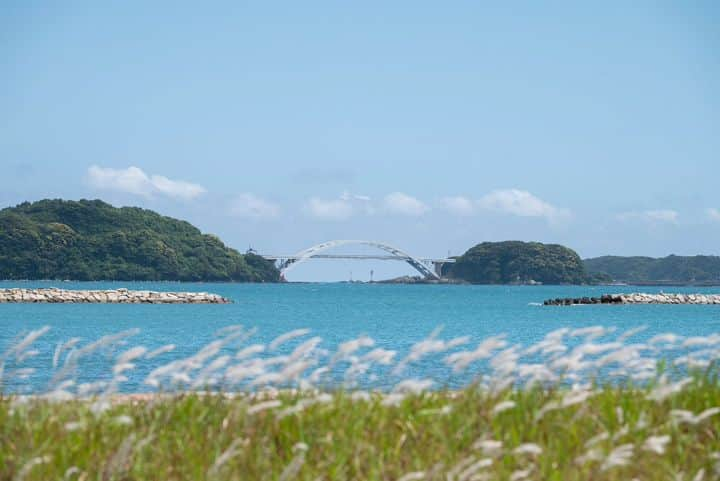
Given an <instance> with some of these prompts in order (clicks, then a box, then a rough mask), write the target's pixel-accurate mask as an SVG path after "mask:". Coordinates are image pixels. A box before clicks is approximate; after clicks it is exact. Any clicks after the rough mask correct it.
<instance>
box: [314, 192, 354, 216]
mask: <svg viewBox="0 0 720 481" xmlns="http://www.w3.org/2000/svg"><path fill="white" fill-rule="evenodd" d="M305 212H307V213H308V214H309V215H311V216H312V217H315V218H317V219H325V220H346V219H349V218H350V217H352V215H353V206H352V204H351V203H350V202H348V201H346V200H343V199H329V200H325V199H320V198H318V197H312V198H310V199H309V200H308V201H307V202H306V203H305Z"/></svg>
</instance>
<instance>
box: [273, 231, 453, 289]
mask: <svg viewBox="0 0 720 481" xmlns="http://www.w3.org/2000/svg"><path fill="white" fill-rule="evenodd" d="M344 245H365V246H370V247H375V248H377V249H380V250H383V251H385V252H387V253H389V254H392V255H393V256H394V257H396V258H397V260H401V261H405V262H407V263H408V264H410V265H411V266H412V267H413V268H414V269H415V270H416V271H418V272H419V273H420V274H422V275H423V276H424V277H425V278H427V279H439V278H440V277H439V276H438V275H437V274H436V273H435V272H434V271H433V270H432V269H430V268H429V267H428V266H426V265H425V263H424V262H422V261H421V260H420V259H418V258H416V257H413V256H411V255H410V254H408V253H407V252H405V251H403V250H401V249H398V248H397V247H394V246H391V245H390V244H386V243H384V242H378V241H368V240H332V241H328V242H323V243H322V244H317V245H314V246H312V247H309V248H307V249H305V250H302V251H300V252H298V253H297V254H295V255H294V256H293V257H291V258H289V259H286V260H285V261H283V262H282V263H281V264H280V266H279V267H280V272H281V273H282V274H283V275H284V274H285V273H286V272H287V271H288V270H290V269H291V268H292V267H295V266H297V265H298V264H302V263H303V262H306V261H308V260H310V259H312V257H313V256H315V255H317V254H320V253H321V252H323V251H326V250H328V249H333V248H335V247H340V246H344Z"/></svg>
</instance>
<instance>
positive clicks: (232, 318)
mask: <svg viewBox="0 0 720 481" xmlns="http://www.w3.org/2000/svg"><path fill="white" fill-rule="evenodd" d="M50 286H56V287H61V288H65V289H114V288H119V287H126V288H129V289H141V290H158V291H205V292H213V293H217V294H220V295H222V296H225V297H227V298H229V299H231V300H232V301H233V303H232V304H228V305H143V304H114V305H113V304H0V352H4V351H6V349H8V348H9V347H10V346H12V345H13V344H14V343H17V342H18V340H19V339H21V338H22V336H23V335H25V334H27V333H28V332H29V331H30V330H33V329H38V328H40V327H42V326H46V325H47V326H50V327H51V329H50V331H49V332H47V333H46V334H45V335H43V336H42V337H40V338H39V339H38V340H37V341H36V342H35V343H34V344H33V346H32V349H34V350H37V351H38V352H37V353H33V354H35V355H32V356H29V357H28V358H27V359H23V360H22V363H20V364H18V365H14V366H11V364H12V363H11V362H10V361H9V360H8V362H7V363H6V364H7V365H6V368H5V378H6V379H5V383H4V387H3V389H4V390H6V391H14V392H40V391H42V390H43V389H45V388H46V386H47V383H48V380H49V379H50V377H51V375H52V372H53V370H54V369H53V355H54V351H55V349H56V347H57V345H58V344H59V343H61V342H63V341H67V340H69V339H71V338H73V337H79V338H81V341H80V342H79V344H78V346H82V345H84V344H87V343H89V342H91V341H94V340H97V339H98V338H100V337H102V336H106V335H110V334H113V333H117V332H120V331H125V330H127V329H131V328H137V329H139V332H138V333H137V334H136V335H133V336H132V337H130V338H128V339H127V340H126V341H125V342H126V343H127V344H126V345H124V346H116V348H115V349H114V350H107V351H101V352H100V353H99V354H98V355H97V356H95V357H92V358H90V359H88V360H86V361H85V362H84V364H83V365H82V368H81V369H80V372H79V373H78V382H80V381H86V382H91V381H94V380H97V379H100V378H102V377H103V376H105V375H106V374H107V372H108V371H109V369H110V368H111V367H112V363H113V361H114V359H115V356H117V353H118V352H120V351H122V350H124V349H128V348H129V347H132V346H137V345H142V346H145V347H147V348H148V349H149V350H152V349H156V348H158V347H160V346H163V345H167V344H175V345H176V346H177V347H176V348H175V350H173V351H172V352H167V353H164V354H162V355H160V356H158V357H156V358H154V359H149V360H143V361H142V362H138V363H137V366H136V368H135V369H134V370H131V371H129V372H127V373H125V374H126V375H127V377H128V381H127V382H125V383H124V384H123V385H122V387H121V390H123V391H146V390H148V387H147V386H146V385H144V384H143V379H144V378H145V376H146V375H147V373H148V372H149V371H150V370H151V369H152V368H153V367H157V366H158V365H160V364H163V363H167V362H169V361H172V360H173V359H179V358H184V357H187V356H190V355H192V354H193V353H195V352H197V351H198V350H199V349H200V348H201V347H202V346H204V345H206V344H208V343H209V342H211V341H213V340H214V339H216V333H217V331H218V330H220V329H222V328H224V327H227V326H233V325H238V324H240V325H243V326H244V327H245V328H248V329H249V328H256V329H257V330H256V332H255V333H254V335H253V337H252V338H251V339H250V340H248V341H247V342H248V343H268V342H270V341H271V340H272V339H274V338H276V337H277V336H279V335H281V334H283V333H286V332H288V331H291V330H294V329H299V328H308V329H310V331H311V332H310V334H309V336H319V337H321V338H322V342H321V344H320V347H322V348H324V349H327V350H329V351H332V350H333V349H335V348H337V346H338V344H339V343H341V342H344V341H347V340H350V339H353V338H357V337H358V336H361V335H367V336H370V337H371V338H372V339H374V341H375V347H382V348H385V349H391V350H396V351H398V353H399V354H398V356H401V355H402V354H403V353H406V352H407V351H408V349H409V348H410V346H411V345H412V344H413V343H416V342H418V341H420V340H422V339H424V338H426V337H427V336H428V335H429V334H430V333H431V332H433V330H435V329H436V328H439V327H442V331H441V333H440V334H439V336H440V337H442V338H444V339H449V338H453V337H457V336H470V338H471V343H470V345H476V344H477V342H479V341H480V340H482V339H483V338H487V337H489V336H493V335H498V334H506V335H507V340H508V342H509V343H511V344H512V343H520V344H522V345H524V346H528V345H530V344H532V343H534V342H537V341H539V340H540V339H542V338H543V337H544V336H545V335H546V334H547V333H549V332H550V331H553V330H555V329H558V328H562V327H570V328H579V327H586V326H596V325H599V326H606V327H615V328H617V330H618V332H621V331H625V330H628V329H631V328H635V327H639V326H646V327H647V329H646V330H645V331H643V332H641V333H639V334H637V335H636V336H635V337H634V338H633V339H634V340H636V341H638V342H640V341H643V340H647V339H648V338H650V337H651V336H654V335H657V334H660V333H667V332H672V333H676V334H680V335H682V336H707V335H710V334H712V333H718V332H720V306H717V305H716V306H712V305H710V306H697V305H628V306H615V305H584V306H572V307H549V306H548V307H545V306H542V305H540V304H541V303H542V301H543V300H545V299H548V298H555V297H582V296H600V295H601V294H605V293H619V292H660V291H663V290H664V291H666V292H686V293H696V292H701V293H717V292H719V291H720V289H718V288H700V287H677V288H675V287H673V288H670V287H663V288H654V287H633V286H467V285H395V284H345V283H329V284H314V283H313V284H302V283H288V284H215V283H213V284H202V283H164V282H161V283H148V282H138V283H132V282H131V283H128V282H122V283H120V282H117V283H115V282H0V287H50ZM306 338H307V337H306ZM300 341H302V339H300V340H294V341H292V342H288V343H285V344H283V345H282V346H281V347H280V348H279V349H278V351H279V352H289V351H291V350H292V349H293V348H294V347H295V346H297V344H298V342H300ZM233 349H234V352H236V351H237V349H238V348H237V346H236V347H234V348H233ZM440 359H441V358H438V357H435V358H429V359H424V360H423V362H419V363H415V364H413V365H411V366H409V368H408V369H409V370H410V371H409V373H408V375H410V376H412V377H416V378H421V377H432V378H435V379H437V378H439V377H440V378H441V377H442V376H448V374H447V367H446V366H445V365H444V364H443V363H442V362H441V361H440ZM13 362H14V361H13ZM59 363H60V364H62V357H61V358H60V360H59ZM23 368H33V369H35V371H34V372H32V373H29V372H27V373H25V374H23V372H24V371H22V370H20V371H18V369H23ZM55 369H57V368H55ZM13 370H15V373H16V374H17V373H18V372H19V373H20V374H22V375H20V376H19V378H18V376H15V377H13V376H11V375H10V374H12V371H13Z"/></svg>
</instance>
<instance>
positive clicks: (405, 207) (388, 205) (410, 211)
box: [383, 192, 428, 217]
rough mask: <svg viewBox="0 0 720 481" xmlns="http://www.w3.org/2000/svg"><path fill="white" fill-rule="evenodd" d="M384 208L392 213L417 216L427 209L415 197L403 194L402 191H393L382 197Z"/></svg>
mask: <svg viewBox="0 0 720 481" xmlns="http://www.w3.org/2000/svg"><path fill="white" fill-rule="evenodd" d="M383 206H384V207H385V210H387V211H388V212H391V213H393V214H400V215H408V216H413V217H418V216H421V215H423V214H424V213H425V212H427V211H428V206H427V205H425V204H424V203H422V202H421V201H419V200H418V199H416V198H415V197H412V196H409V195H407V194H403V193H402V192H393V193H392V194H388V195H386V196H385V199H383Z"/></svg>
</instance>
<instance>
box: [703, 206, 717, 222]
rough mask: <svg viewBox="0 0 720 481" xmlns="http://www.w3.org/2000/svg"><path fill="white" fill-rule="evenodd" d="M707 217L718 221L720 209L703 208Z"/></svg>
mask: <svg viewBox="0 0 720 481" xmlns="http://www.w3.org/2000/svg"><path fill="white" fill-rule="evenodd" d="M705 213H706V214H707V216H708V218H709V219H710V220H712V221H715V222H720V209H715V208H710V209H707V210H705Z"/></svg>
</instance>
